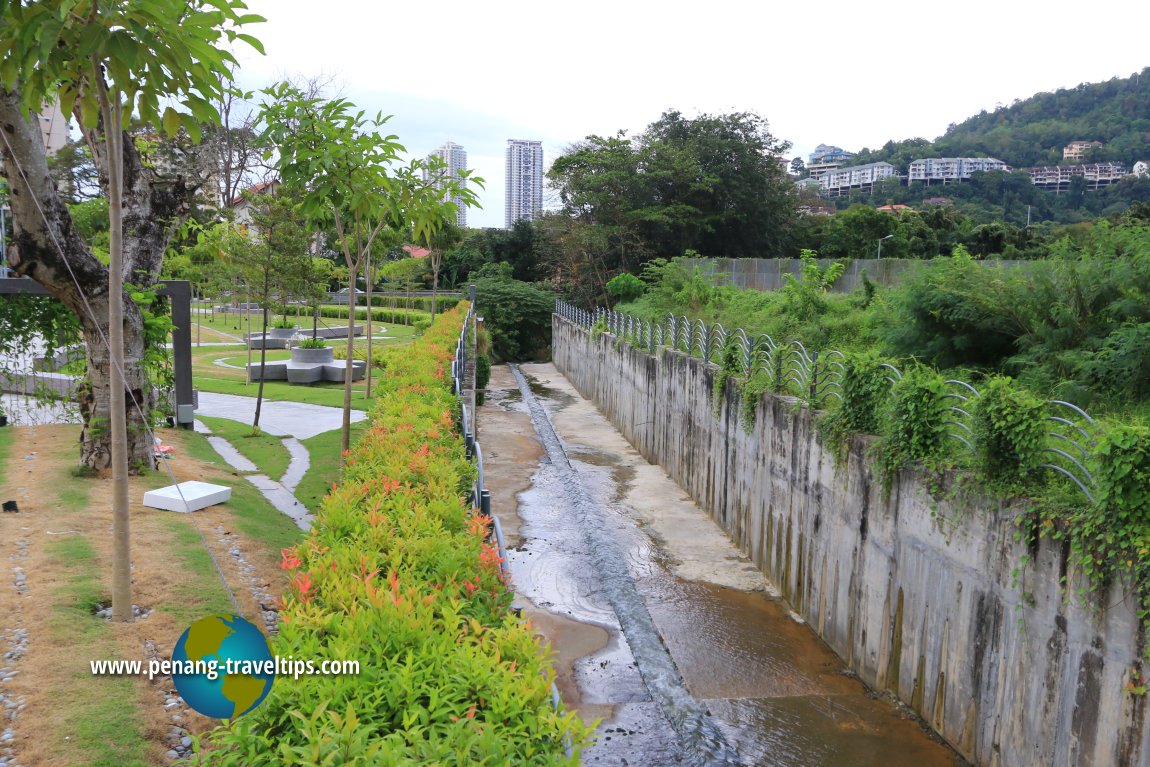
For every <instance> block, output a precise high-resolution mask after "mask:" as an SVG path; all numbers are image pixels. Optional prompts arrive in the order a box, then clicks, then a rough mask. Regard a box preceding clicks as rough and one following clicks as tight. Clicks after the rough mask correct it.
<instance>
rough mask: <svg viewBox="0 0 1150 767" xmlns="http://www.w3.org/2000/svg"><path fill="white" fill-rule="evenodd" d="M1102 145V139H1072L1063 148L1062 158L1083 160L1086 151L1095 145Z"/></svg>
mask: <svg viewBox="0 0 1150 767" xmlns="http://www.w3.org/2000/svg"><path fill="white" fill-rule="evenodd" d="M1100 146H1102V142H1101V141H1071V142H1070V143H1069V144H1067V145H1066V146H1064V147H1063V148H1062V159H1063V160H1070V161H1071V162H1082V161H1083V160H1085V159H1086V153H1087V152H1089V151H1090V150H1091V149H1094V148H1095V147H1100Z"/></svg>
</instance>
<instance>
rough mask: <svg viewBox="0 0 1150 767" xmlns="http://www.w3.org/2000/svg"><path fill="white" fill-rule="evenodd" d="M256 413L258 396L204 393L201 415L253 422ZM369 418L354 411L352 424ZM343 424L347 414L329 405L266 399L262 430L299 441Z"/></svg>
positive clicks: (201, 399)
mask: <svg viewBox="0 0 1150 767" xmlns="http://www.w3.org/2000/svg"><path fill="white" fill-rule="evenodd" d="M255 412H256V398H255V397H241V396H240V395H238V394H212V393H211V392H200V406H199V407H198V408H197V409H196V415H198V416H204V415H206V416H210V417H212V418H228V419H230V420H232V421H240V422H242V423H249V424H250V423H251V422H252V416H253V415H255ZM365 418H367V413H365V412H364V411H362V410H352V411H351V422H352V423H357V422H359V421H362V420H363V419H365ZM342 425H343V411H342V410H341V409H340V408H337V407H328V406H326V405H308V404H305V403H303V402H268V401H267V400H264V403H263V407H262V408H261V409H260V430H261V431H264V432H266V433H268V434H274V435H276V436H278V437H286V436H289V435H290V436H292V437H295V438H296V439H311V438H312V437H314V436H315V435H317V434H323V433H324V432H325V431H332V430H333V429H338V428H340V426H342Z"/></svg>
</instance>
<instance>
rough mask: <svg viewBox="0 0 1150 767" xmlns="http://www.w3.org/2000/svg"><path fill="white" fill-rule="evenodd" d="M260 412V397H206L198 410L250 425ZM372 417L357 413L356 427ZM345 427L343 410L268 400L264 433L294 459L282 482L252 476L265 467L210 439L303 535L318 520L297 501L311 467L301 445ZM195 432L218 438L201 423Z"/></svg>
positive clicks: (223, 441)
mask: <svg viewBox="0 0 1150 767" xmlns="http://www.w3.org/2000/svg"><path fill="white" fill-rule="evenodd" d="M255 408H256V399H255V397H241V396H238V395H234V394H211V393H209V392H200V406H199V407H198V408H196V415H201V416H209V417H213V418H227V419H229V420H232V421H239V422H241V423H248V424H250V423H251V422H252V417H253V416H254V415H255ZM366 417H367V414H366V413H365V412H364V411H362V410H353V411H351V420H352V422H358V421H362V420H363V419H364V418H366ZM342 424H343V411H342V410H340V409H339V408H334V407H327V406H325V405H308V404H304V403H302V402H268V401H267V400H264V403H263V406H262V408H261V409H260V429H261V430H262V431H264V432H266V433H267V434H272V435H274V436H281V437H283V438H284V439H283V440H282V443H283V446H284V448H286V449H287V451H288V453H289V455H290V456H291V461H290V463H289V464H288V467H287V470H286V471H285V472H284V475H283V476H282V477H280V478H279V479H278V480H275V479H272V478H271V477H269V476H267V475H266V474H255V473H252V472H258V471H259V467H258V466H256V465H255V464H254V463H252V462H251V461H250V460H248V459H247V458H246V457H244V456H243V455H242V454H241V453H240V452H239V451H238V450H236V449H235V447H233V446H232V444H231V443H230V442H228V441H227V440H226V439H224V438H223V437H216V436H209V437H208V442H209V443H210V444H211V446H212V447H213V448H215V451H216V452H217V453H219V454H220V457H221V458H223V459H224V460H225V461H226V462H227V463H228V465H229V466H231V467H232V468H233V469H235V470H236V471H239V472H245V473H244V475H243V476H244V479H246V480H247V481H248V482H251V483H252V485H253V486H254V487H255V488H256V489H257V490H259V491H260V493H262V494H263V496H264V498H266V499H267V500H268V502H269V503H271V504H272V505H273V506H275V507H276V509H278V510H279V511H280V512H281V513H283V514H285V515H287V516H288V517H290V518H291V519H292V520H294V521H295V523H296V525H298V526H299V527H300V529H301V530H310V529H311V521H312V519H313V515H312V514H311V512H310V511H308V508H307V507H306V506H305V505H304V504H303V503H301V502H300V500H299V499H298V498H296V497H295V491H296V488H297V487H299V483H300V481H301V480H302V479H303V477H304V475H305V474H306V473H307V470H308V468H309V467H310V466H311V458H310V456H309V455H308V452H307V448H306V447H304V445H303V443H302V442H300V440H303V439H310V438H311V437H314V436H316V435H317V434H322V433H324V432H326V431H332V430H334V429H338V428H340V426H341V425H342ZM195 427H196V431H198V432H201V433H204V434H209V435H210V434H211V433H212V432H211V429H209V428H208V427H207V426H206V425H205V424H204V423H203V422H201V421H199V420H196V422H195Z"/></svg>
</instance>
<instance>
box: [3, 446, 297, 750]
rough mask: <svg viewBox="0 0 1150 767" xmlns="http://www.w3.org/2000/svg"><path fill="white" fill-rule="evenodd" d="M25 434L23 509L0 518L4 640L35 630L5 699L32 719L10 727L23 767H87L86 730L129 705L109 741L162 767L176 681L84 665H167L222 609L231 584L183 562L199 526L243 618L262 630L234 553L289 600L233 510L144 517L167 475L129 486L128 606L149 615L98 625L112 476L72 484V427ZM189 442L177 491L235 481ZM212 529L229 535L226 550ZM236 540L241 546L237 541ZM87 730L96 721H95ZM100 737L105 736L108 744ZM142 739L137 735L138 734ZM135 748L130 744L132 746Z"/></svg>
mask: <svg viewBox="0 0 1150 767" xmlns="http://www.w3.org/2000/svg"><path fill="white" fill-rule="evenodd" d="M18 431H19V433H20V436H19V438H18V440H17V442H16V445H15V446H14V449H13V450H12V452H11V454H10V456H9V460H8V465H7V467H6V471H5V472H4V475H3V479H2V480H0V496H2V497H3V498H4V499H13V500H16V501H17V502H18V504H19V507H20V512H19V513H18V514H4V515H2V516H0V564H3V566H4V570H5V571H4V580H5V583H4V584H3V587H2V588H0V628H7V624H9V623H18V624H19V625H20V626H21V627H23V628H25V629H27V631H28V636H29V642H28V649H27V653H26V655H25V656H24V657H23V658H22V659H21V661H20V663H19V674H18V676H16V677H15V678H14V679H12V680H11V681H10V682H8V683H7V685H6V687H5V692H11V693H12V694H14V695H18V696H20V697H22V698H23V700H24V702H25V704H26V706H27V708H26V710H25V711H24V712H22V713H21V714H20V716H19V718H18V719H17V721H16V722H15V723H14V727H13V729H14V733H15V741H14V747H15V751H16V757H17V761H18V762H19V763H20V764H22V765H25V766H26V767H34V766H36V765H45V766H48V767H55V766H56V765H61V766H62V765H72V764H83V763H85V762H86V757H87V756H88V749H87V748H86V747H85V743H84V739H85V738H91V737H93V733H92V732H86V728H87V727H88V726H90V725H92V724H95V725H96V726H97V732H99V729H98V726H99V725H100V724H101V721H100V718H101V716H103V711H104V709H103V708H101V706H104V707H110V703H109V701H114V700H116V696H123V697H124V699H125V700H124V703H125V704H126V706H127V707H128V708H129V709H131V710H127V711H120V712H115V711H108V712H107V713H108V714H109V715H116V714H118V716H117V717H116V718H115V719H113V721H110V722H106V725H107V729H108V730H109V732H108V733H107V734H108V736H109V737H114V736H115V727H116V722H120V721H123V722H126V723H127V724H128V725H129V726H130V727H135V728H140V729H139V730H137V732H141V733H142V735H143V737H144V738H145V739H146V741H147V742H146V743H145V744H144V746H143V751H144V753H142V754H139V756H142V757H143V758H144V759H145V760H146V761H147V762H148V763H151V764H163V763H164V762H165V761H166V760H165V758H164V754H165V753H166V752H167V751H168V749H169V748H170V747H171V745H170V743H169V741H168V738H170V736H171V734H172V727H173V721H172V716H171V712H170V711H167V710H165V709H164V705H163V704H164V698H165V691H166V690H170V689H172V688H171V679H170V678H159V677H157V678H156V679H155V680H153V681H151V682H149V681H148V679H147V677H146V676H144V677H124V678H120V679H117V678H114V677H95V676H92V674H91V672H90V667H89V661H91V660H102V659H105V658H107V659H116V658H122V659H126V660H144V661H146V660H147V659H148V656H149V654H150V653H154V654H155V655H157V656H158V657H159V658H161V659H162V658H168V657H170V656H171V651H172V648H173V646H174V644H175V642H176V640H177V639H178V637H179V636H180V634H181V633H182V632H183V631H184V629H185V628H187V625H188V623H189V622H190V621H191V620H194V619H195V618H196V617H201V613H200V612H199V608H200V607H201V606H203V607H204V608H205V609H206V608H207V607H209V606H218V605H221V604H222V605H226V608H227V609H228V610H229V611H230V609H231V608H230V602H228V601H227V599H226V597H222V596H221V595H222V594H223V586H222V584H221V583H220V580H219V578H218V576H217V575H216V574H215V573H214V570H213V571H212V572H210V573H208V574H206V575H205V573H204V571H203V570H204V568H198V569H195V570H190V569H188V564H187V563H188V562H189V561H190V560H188V559H187V557H188V554H189V552H190V551H191V550H194V548H195V547H199V548H200V549H202V547H203V543H202V542H201V541H200V539H199V535H198V534H196V533H194V525H193V522H194V523H196V524H198V525H199V528H200V529H201V530H203V531H204V537H205V538H206V540H207V544H208V547H209V548H210V550H211V551H212V553H213V555H214V557H215V560H216V562H218V564H219V566H220V568H221V570H222V571H223V573H224V576H225V577H226V579H227V581H228V583H229V584H230V585H231V587H232V590H233V592H234V593H235V596H236V599H237V601H238V603H239V607H240V612H241V613H242V614H243V615H244V616H245V617H247V618H248V619H249V620H251V621H252V622H253V623H255V624H256V625H257V626H262V619H261V616H260V610H259V605H258V601H257V599H256V598H255V597H254V596H253V595H252V594H251V592H250V590H249V589H248V588H247V582H246V579H245V578H243V577H241V573H240V572H239V566H238V564H237V561H236V559H235V558H234V557H233V556H230V555H229V549H230V548H231V547H233V546H239V547H240V548H242V549H243V550H244V551H245V552H246V555H247V560H248V562H249V563H250V564H251V565H252V566H253V567H254V568H255V577H256V579H257V580H258V581H260V582H261V583H266V584H268V586H269V587H270V590H271V592H272V593H274V594H278V593H279V592H280V591H281V590H282V583H283V580H282V574H281V573H280V571H279V569H278V567H277V566H276V559H275V554H274V552H270V551H267V550H266V546H263V545H261V544H260V543H259V542H258V541H254V540H251V539H249V538H247V537H246V536H244V535H243V534H242V533H240V532H239V531H237V530H236V529H235V527H234V525H233V520H232V516H231V511H230V510H229V509H228V508H227V507H226V506H217V507H213V508H211V509H207V510H204V511H201V512H197V513H196V514H195V515H194V519H193V516H192V515H177V514H174V513H172V512H165V511H159V510H156V509H149V508H145V507H144V506H142V505H141V503H140V501H141V499H142V497H143V494H144V492H145V491H146V490H147V489H150V488H153V487H158V486H161V485H166V484H170V479H169V478H168V477H167V476H166V475H151V476H146V477H136V478H133V479H132V480H131V489H130V495H129V497H130V499H131V504H132V505H131V535H132V581H133V584H132V589H133V594H132V601H133V602H134V603H135V604H138V605H140V606H141V607H143V608H146V609H150V610H151V612H150V614H149V615H148V616H147V617H146V618H142V619H139V620H136V621H133V622H131V623H123V624H122V623H111V622H107V621H105V620H104V619H102V618H99V617H96V616H94V615H93V614H92V612H93V609H94V607H95V604H96V603H97V602H101V601H102V602H104V603H107V602H108V601H109V595H110V593H111V568H110V562H111V551H112V542H111V525H112V521H111V519H112V512H111V489H112V483H111V480H110V479H107V478H87V479H79V478H75V477H73V476H71V473H70V472H71V469H72V467H74V466H75V465H76V455H77V439H78V435H79V429H78V427H76V426H35V427H18ZM181 439H182V438H181V437H177V438H176V439H175V440H174V441H175V442H176V444H177V451H176V454H175V456H174V457H173V458H172V459H170V462H169V463H170V466H171V469H172V471H173V473H174V474H175V477H176V479H177V480H178V481H184V480H189V479H199V480H205V481H209V482H210V481H212V480H213V479H220V478H222V477H224V476H226V475H227V472H225V471H223V470H222V469H220V468H219V467H216V466H212V465H210V464H205V463H203V462H201V461H197V460H195V459H194V458H192V457H190V456H189V455H187V453H186V451H185V450H182V449H180V446H181ZM217 526H223V527H224V528H225V529H226V530H227V531H228V532H229V535H228V536H226V537H227V538H228V539H229V541H228V542H227V543H224V542H220V541H219V540H218V538H219V537H220V536H219V535H218V534H217V533H216V532H215V528H216V527H217ZM231 540H234V541H235V543H231ZM20 541H24V542H25V545H24V546H23V550H24V551H26V553H27V558H26V560H25V561H24V563H23V564H22V565H21V566H22V567H23V568H24V571H25V572H26V584H27V590H26V592H25V593H24V594H18V593H17V591H16V590H15V589H13V588H11V587H10V586H9V585H8V583H7V581H9V580H10V578H9V577H8V572H9V570H10V569H11V566H12V563H11V561H10V559H9V557H11V556H12V555H14V554H15V552H16V551H17V546H18V545H19V542H20ZM93 720H95V721H94V722H93ZM179 724H181V725H182V726H185V727H187V729H188V730H190V731H191V732H192V733H196V732H199V731H202V730H205V729H207V728H209V727H211V726H214V725H215V724H216V722H215V720H209V719H206V718H204V717H201V716H199V715H198V714H195V713H190V714H185V715H184V716H183V721H182V722H180V723H179ZM101 737H103V735H101ZM137 737H138V736H137ZM127 740H128V741H131V737H128V738H127Z"/></svg>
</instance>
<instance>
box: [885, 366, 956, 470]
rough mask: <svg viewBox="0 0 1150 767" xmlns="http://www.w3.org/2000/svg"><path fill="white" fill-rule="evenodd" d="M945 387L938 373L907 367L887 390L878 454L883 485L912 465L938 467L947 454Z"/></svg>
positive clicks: (934, 468) (917, 367)
mask: <svg viewBox="0 0 1150 767" xmlns="http://www.w3.org/2000/svg"><path fill="white" fill-rule="evenodd" d="M945 394H946V387H945V386H944V384H943V379H942V377H941V376H939V374H938V373H936V372H934V371H933V370H931V369H930V368H927V367H925V366H923V365H915V366H913V367H911V368H909V369H908V370H907V371H906V372H905V373H904V374H903V377H902V379H901V380H899V381H898V382H896V383H895V385H894V386H893V387H891V390H890V400H889V404H888V406H887V408H886V409H885V412H884V414H883V419H882V421H881V426H882V429H881V432H882V443H881V449H880V451H879V461H880V468H881V469H882V479H883V484H884V485H886V486H887V487H890V484H891V483H892V482H893V480H894V478H895V475H896V474H897V473H898V472H900V471H902V470H904V469H908V468H910V467H912V466H915V465H922V466H925V467H927V468H928V469H933V470H937V469H939V468H941V466H942V463H943V459H944V457H945V455H946V440H947V439H948V437H947V436H946V431H947V426H946V424H945V421H947V420H948V418H947V410H946V408H947V404H946V399H945V398H944V396H945Z"/></svg>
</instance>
